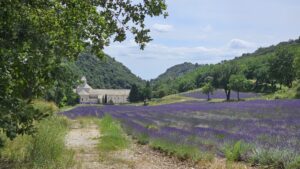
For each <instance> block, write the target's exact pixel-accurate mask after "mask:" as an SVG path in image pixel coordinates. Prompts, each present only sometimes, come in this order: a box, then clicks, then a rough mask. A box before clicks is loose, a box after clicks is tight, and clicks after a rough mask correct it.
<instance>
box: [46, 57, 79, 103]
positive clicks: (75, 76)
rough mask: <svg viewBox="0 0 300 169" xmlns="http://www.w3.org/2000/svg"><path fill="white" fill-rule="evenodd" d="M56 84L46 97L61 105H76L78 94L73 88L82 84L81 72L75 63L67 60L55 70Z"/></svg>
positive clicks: (47, 92)
mask: <svg viewBox="0 0 300 169" xmlns="http://www.w3.org/2000/svg"><path fill="white" fill-rule="evenodd" d="M52 74H53V78H54V79H55V82H54V85H53V86H52V87H51V88H49V89H48V90H47V91H46V92H45V99H46V100H48V101H53V102H55V103H56V104H57V105H58V106H59V107H63V106H65V105H75V104H77V103H78V97H79V96H78V95H77V94H76V93H74V92H73V89H74V88H75V87H77V86H78V85H79V84H80V78H81V73H80V71H79V69H78V68H77V67H76V65H75V64H74V63H71V62H66V63H62V64H60V65H58V66H57V67H56V68H55V69H54V70H53V73H52Z"/></svg>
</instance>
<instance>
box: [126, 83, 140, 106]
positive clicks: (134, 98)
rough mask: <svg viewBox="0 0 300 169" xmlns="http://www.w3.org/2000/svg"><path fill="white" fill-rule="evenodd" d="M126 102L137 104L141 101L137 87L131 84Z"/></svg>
mask: <svg viewBox="0 0 300 169" xmlns="http://www.w3.org/2000/svg"><path fill="white" fill-rule="evenodd" d="M128 100H129V102H138V101H140V100H141V99H140V91H139V88H138V87H137V85H135V84H133V85H132V86H131V90H130V93H129V96H128Z"/></svg>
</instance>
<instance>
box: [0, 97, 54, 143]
mask: <svg viewBox="0 0 300 169" xmlns="http://www.w3.org/2000/svg"><path fill="white" fill-rule="evenodd" d="M0 97H1V96H0ZM49 114H50V113H48V112H41V111H39V110H38V109H36V108H35V107H34V106H33V105H32V104H28V103H27V102H25V101H23V100H20V99H15V98H6V100H1V103H0V129H2V130H3V132H5V133H6V135H7V137H9V138H10V139H13V138H15V137H16V136H17V135H18V134H32V133H33V132H34V126H33V123H34V121H35V120H40V119H42V118H44V117H46V116H49Z"/></svg>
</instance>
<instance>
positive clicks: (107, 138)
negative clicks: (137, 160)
mask: <svg viewBox="0 0 300 169" xmlns="http://www.w3.org/2000/svg"><path fill="white" fill-rule="evenodd" d="M99 128H100V132H101V137H100V141H99V145H98V148H99V151H100V152H109V151H116V150H121V149H125V148H127V147H128V146H129V141H128V139H127V138H126V136H125V134H124V132H123V130H122V128H121V126H120V123H119V122H118V121H116V120H114V119H113V118H112V117H111V116H110V115H105V116H104V117H103V118H102V119H101V121H100V122H99Z"/></svg>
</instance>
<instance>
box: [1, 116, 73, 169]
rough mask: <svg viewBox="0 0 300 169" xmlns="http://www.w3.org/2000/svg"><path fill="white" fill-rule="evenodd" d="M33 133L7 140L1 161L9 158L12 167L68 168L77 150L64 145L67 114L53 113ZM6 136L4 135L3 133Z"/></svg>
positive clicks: (2, 150)
mask: <svg viewBox="0 0 300 169" xmlns="http://www.w3.org/2000/svg"><path fill="white" fill-rule="evenodd" d="M37 128H38V130H37V132H36V133H35V135H34V136H30V135H19V136H17V137H16V139H14V140H9V139H6V140H5V146H4V148H3V149H0V161H1V160H2V159H5V160H9V161H10V163H12V165H13V166H11V168H37V169H39V168H49V169H52V168H69V167H70V166H72V164H73V155H74V153H73V152H72V151H70V150H67V149H66V147H65V141H64V139H65V135H66V132H67V130H68V122H67V120H66V119H65V118H64V117H61V116H52V117H49V118H46V119H44V120H42V121H40V122H39V123H38V124H37ZM3 137H5V135H3Z"/></svg>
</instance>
